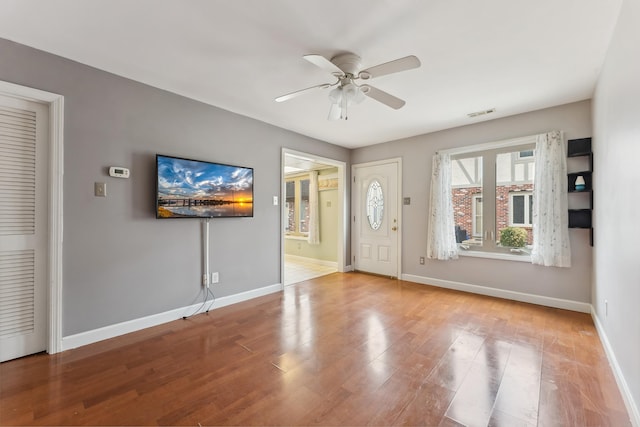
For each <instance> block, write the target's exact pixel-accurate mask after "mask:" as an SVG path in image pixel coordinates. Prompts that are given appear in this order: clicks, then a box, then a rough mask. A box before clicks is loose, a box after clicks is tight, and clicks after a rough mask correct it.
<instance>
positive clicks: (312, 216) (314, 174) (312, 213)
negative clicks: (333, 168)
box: [307, 171, 320, 245]
mask: <svg viewBox="0 0 640 427" xmlns="http://www.w3.org/2000/svg"><path fill="white" fill-rule="evenodd" d="M307 242H308V243H309V244H310V245H319V244H320V207H319V206H318V171H311V173H310V174H309V236H308V237H307Z"/></svg>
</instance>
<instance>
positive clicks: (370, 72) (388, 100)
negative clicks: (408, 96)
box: [276, 53, 420, 120]
mask: <svg viewBox="0 0 640 427" xmlns="http://www.w3.org/2000/svg"><path fill="white" fill-rule="evenodd" d="M303 58H304V59H306V60H307V61H309V62H311V63H312V64H313V65H316V66H317V67H320V68H322V69H323V70H325V71H327V72H329V73H331V74H332V75H333V76H334V77H335V78H336V79H337V81H336V82H334V83H323V84H320V85H316V86H312V87H309V88H306V89H301V90H297V91H295V92H291V93H288V94H286V95H282V96H279V97H277V98H276V102H283V101H287V100H289V99H292V98H296V97H298V96H300V95H304V94H306V93H310V92H314V91H317V90H318V89H328V88H330V87H333V89H332V90H331V91H329V99H330V100H331V108H330V110H329V117H328V119H329V120H338V119H344V120H347V119H348V115H347V109H348V107H349V106H350V105H352V104H359V103H361V102H362V101H364V99H365V96H368V97H369V98H372V99H375V100H376V101H378V102H381V103H383V104H384V105H387V106H389V107H391V108H393V109H395V110H397V109H399V108H402V107H403V106H404V104H405V101H403V100H402V99H400V98H397V97H395V96H393V95H391V94H390V93H387V92H385V91H383V90H380V89H378V88H375V87H373V86H370V85H368V84H358V83H357V81H358V80H363V81H367V80H370V79H373V78H375V77H380V76H384V75H387V74H393V73H398V72H400V71H406V70H411V69H413V68H418V67H419V66H420V60H419V59H418V58H417V57H415V56H413V55H409V56H405V57H404V58H399V59H396V60H393V61H389V62H385V63H384V64H380V65H376V66H373V67H369V68H366V69H364V70H361V69H360V57H359V56H358V55H355V54H353V53H341V54H339V55H336V56H334V57H333V58H331V59H330V60H329V59H327V58H325V57H324V56H322V55H304V56H303Z"/></svg>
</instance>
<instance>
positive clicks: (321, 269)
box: [281, 149, 347, 286]
mask: <svg viewBox="0 0 640 427" xmlns="http://www.w3.org/2000/svg"><path fill="white" fill-rule="evenodd" d="M345 182H346V163H344V162H341V161H338V160H333V159H328V158H324V157H319V156H316V155H313V154H309V153H302V152H298V151H294V150H289V149H283V152H282V192H281V194H282V197H281V201H282V202H281V208H282V210H281V213H282V245H281V247H282V254H281V260H282V262H281V272H282V273H281V280H282V282H281V283H282V284H283V285H284V286H288V285H292V284H294V283H299V282H301V281H304V280H308V279H311V278H314V277H320V276H323V275H326V274H330V273H332V272H336V271H341V272H342V271H344V270H345V267H344V265H345V262H344V260H345V252H346V231H345V224H346V207H347V203H346V199H345V194H346V192H345V188H344V187H345ZM314 211H315V213H314Z"/></svg>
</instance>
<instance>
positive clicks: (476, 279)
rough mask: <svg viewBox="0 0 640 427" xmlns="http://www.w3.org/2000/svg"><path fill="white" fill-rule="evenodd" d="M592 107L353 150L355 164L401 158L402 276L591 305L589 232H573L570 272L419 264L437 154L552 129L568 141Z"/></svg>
mask: <svg viewBox="0 0 640 427" xmlns="http://www.w3.org/2000/svg"><path fill="white" fill-rule="evenodd" d="M590 108H591V107H590V102H589V101H583V102H578V103H573V104H568V105H563V106H559V107H554V108H549V109H545V110H540V111H534V112H531V113H527V114H520V115H517V116H511V117H507V118H503V119H496V120H491V121H486V122H483V123H478V124H474V125H469V126H464V127H459V128H455V129H449V130H445V131H441V132H435V133H431V134H427V135H420V136H416V137H413V138H408V139H403V140H399V141H393V142H388V143H384V144H378V145H374V146H370V147H364V148H359V149H356V150H354V151H353V153H352V157H351V161H352V163H353V164H357V163H362V162H369V161H374V160H380V159H386V158H391V157H401V158H402V175H403V176H402V185H403V189H402V190H403V193H404V194H403V196H404V197H411V205H409V206H403V207H402V208H403V211H402V228H401V229H402V230H403V233H402V257H403V258H402V273H403V274H412V275H417V276H421V277H427V278H435V279H440V280H449V281H454V282H462V283H467V284H472V285H480V286H486V287H491V288H498V289H503V290H509V291H516V292H524V293H529V294H535V295H542V296H547V297H554V298H561V299H567V300H572V301H579V302H586V303H589V302H590V301H591V290H590V282H591V258H592V255H591V247H590V246H589V236H588V232H587V231H585V230H570V231H569V234H570V239H571V248H572V265H573V266H572V267H571V268H553V267H541V266H534V265H531V264H529V263H524V262H514V261H502V260H493V259H486V258H470V257H462V258H460V259H459V260H456V261H435V260H427V261H426V264H425V265H420V264H419V258H420V257H421V256H425V255H426V252H427V238H426V236H427V212H428V203H427V201H428V198H429V186H430V178H431V159H432V157H433V155H434V154H435V152H436V151H437V150H439V149H447V148H453V147H460V146H465V145H473V144H479V143H484V142H492V141H500V140H505V139H509V138H515V137H519V136H526V135H533V134H538V133H542V132H545V131H549V130H553V129H560V130H563V131H564V133H565V136H566V138H568V139H572V138H581V137H588V136H591V111H590ZM425 120H428V117H427V118H425Z"/></svg>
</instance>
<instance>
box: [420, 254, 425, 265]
mask: <svg viewBox="0 0 640 427" xmlns="http://www.w3.org/2000/svg"><path fill="white" fill-rule="evenodd" d="M420 264H423V265H424V257H423V256H421V257H420Z"/></svg>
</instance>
